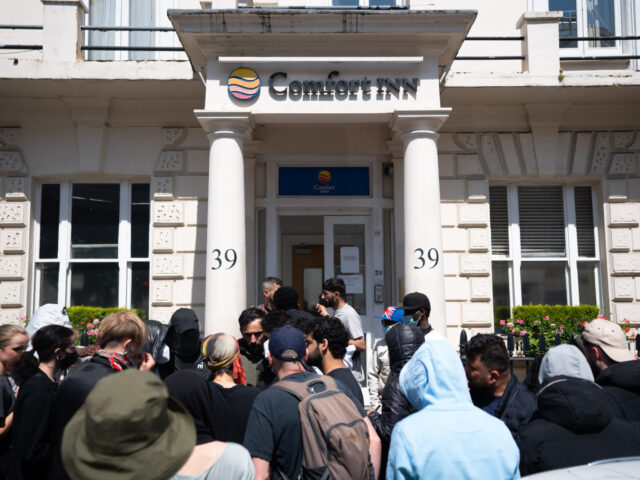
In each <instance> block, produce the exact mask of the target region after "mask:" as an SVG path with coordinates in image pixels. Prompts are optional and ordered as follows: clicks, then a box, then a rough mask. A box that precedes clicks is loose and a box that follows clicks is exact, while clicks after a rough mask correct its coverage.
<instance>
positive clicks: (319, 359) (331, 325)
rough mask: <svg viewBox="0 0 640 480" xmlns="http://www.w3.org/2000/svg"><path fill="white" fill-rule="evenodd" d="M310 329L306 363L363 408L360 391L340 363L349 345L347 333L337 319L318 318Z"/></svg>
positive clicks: (351, 376)
mask: <svg viewBox="0 0 640 480" xmlns="http://www.w3.org/2000/svg"><path fill="white" fill-rule="evenodd" d="M312 328H313V330H312V332H311V334H306V335H305V340H306V342H307V352H308V353H309V357H308V358H307V363H308V364H309V365H312V366H314V367H318V368H319V369H320V370H322V373H323V374H324V375H329V376H330V377H333V378H334V379H336V380H337V381H339V382H340V383H342V384H343V385H344V386H345V387H347V388H348V389H349V391H350V392H351V393H353V396H354V397H355V398H356V399H357V400H358V401H359V402H360V405H361V406H364V398H363V397H362V389H361V388H360V385H359V384H358V382H357V381H356V379H355V377H354V376H353V374H352V373H351V370H349V368H348V367H347V366H346V365H345V363H344V362H343V361H342V358H343V357H344V354H345V352H346V351H347V345H348V343H349V332H347V329H346V328H344V325H342V322H341V321H340V320H338V319H337V318H320V319H318V320H316V321H315V322H314V323H313V326H312Z"/></svg>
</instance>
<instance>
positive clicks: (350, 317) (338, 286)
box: [317, 278, 367, 383]
mask: <svg viewBox="0 0 640 480" xmlns="http://www.w3.org/2000/svg"><path fill="white" fill-rule="evenodd" d="M346 294H347V289H346V287H345V284H344V280H342V279H341V278H329V279H327V280H325V281H324V283H323V284H322V295H320V303H319V304H318V307H317V310H318V313H319V314H320V315H322V316H323V317H328V316H330V315H329V312H328V311H327V308H332V309H333V311H334V313H333V316H334V317H335V318H337V319H338V320H340V321H341V322H342V325H344V326H345V328H346V329H347V331H348V332H349V346H351V347H352V349H353V348H355V353H353V360H352V364H351V372H352V373H353V376H354V377H355V378H356V380H357V381H358V383H362V382H363V381H364V370H363V368H362V362H361V360H360V352H364V351H365V350H366V348H367V346H366V343H365V339H364V332H363V330H362V320H360V315H358V312H356V311H355V310H354V308H353V307H352V306H351V305H349V304H348V303H347V301H346V300H345V297H346ZM347 351H348V350H347Z"/></svg>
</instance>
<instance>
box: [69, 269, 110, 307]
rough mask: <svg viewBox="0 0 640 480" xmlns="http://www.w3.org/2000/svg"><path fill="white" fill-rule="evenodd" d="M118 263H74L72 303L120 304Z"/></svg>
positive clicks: (103, 305) (94, 305)
mask: <svg viewBox="0 0 640 480" xmlns="http://www.w3.org/2000/svg"><path fill="white" fill-rule="evenodd" d="M118 270H119V269H118V264H117V263H72V264H71V305H87V306H91V307H117V306H118Z"/></svg>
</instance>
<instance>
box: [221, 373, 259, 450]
mask: <svg viewBox="0 0 640 480" xmlns="http://www.w3.org/2000/svg"><path fill="white" fill-rule="evenodd" d="M209 385H210V388H211V395H212V397H213V405H214V411H213V418H214V432H213V438H214V439H215V440H219V441H221V442H235V443H242V440H243V439H244V432H245V430H246V429H247V420H249V412H250V411H251V406H252V405H253V401H254V400H255V399H256V397H257V396H258V394H259V393H260V391H261V390H260V389H259V388H256V387H245V386H244V385H236V386H235V387H231V388H224V387H223V386H221V385H218V384H217V383H213V382H210V383H209Z"/></svg>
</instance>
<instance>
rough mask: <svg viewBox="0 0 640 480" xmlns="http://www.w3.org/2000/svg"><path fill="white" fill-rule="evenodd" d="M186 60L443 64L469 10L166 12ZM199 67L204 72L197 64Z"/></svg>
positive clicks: (470, 16)
mask: <svg viewBox="0 0 640 480" xmlns="http://www.w3.org/2000/svg"><path fill="white" fill-rule="evenodd" d="M168 15H169V19H170V20H171V23H172V24H173V26H174V28H175V30H176V32H177V34H178V37H179V38H180V41H181V42H182V45H183V46H184V48H185V50H186V53H187V55H188V56H189V60H190V61H191V64H192V65H193V66H194V68H196V67H205V66H206V61H207V58H211V57H220V56H235V57H238V56H250V57H259V56H278V57H301V56H306V57H327V56H339V57H348V56H352V57H367V56H375V57H380V56H387V57H398V56H421V55H430V56H434V55H437V56H438V64H439V65H440V66H445V65H449V64H450V63H451V62H452V60H453V58H454V57H455V55H456V52H457V51H458V49H459V48H460V46H461V45H462V42H463V41H464V39H465V37H466V36H467V33H468V32H469V29H470V28H471V25H472V24H473V22H474V20H475V18H476V16H477V12H476V11H474V10H451V11H449V10H447V11H445V10H425V11H421V10H407V9H334V8H331V9H311V8H239V9H232V10H169V11H168ZM203 70H205V69H204V68H203Z"/></svg>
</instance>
